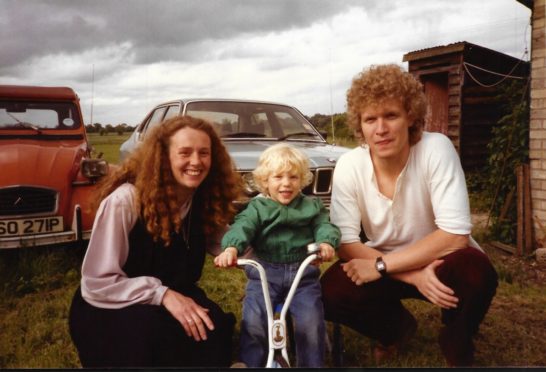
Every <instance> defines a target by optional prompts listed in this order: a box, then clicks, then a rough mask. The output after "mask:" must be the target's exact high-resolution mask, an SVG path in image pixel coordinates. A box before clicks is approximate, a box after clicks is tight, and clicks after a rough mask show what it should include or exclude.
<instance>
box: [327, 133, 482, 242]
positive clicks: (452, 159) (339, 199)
mask: <svg viewBox="0 0 546 372" xmlns="http://www.w3.org/2000/svg"><path fill="white" fill-rule="evenodd" d="M330 219H331V221H332V223H334V224H336V225H337V226H338V227H339V228H340V230H341V242H342V243H353V242H357V241H360V237H359V234H360V225H361V224H362V227H363V228H364V232H365V234H366V236H367V238H368V239H369V241H368V242H367V243H366V244H367V245H368V246H370V247H372V248H375V249H378V250H380V251H383V252H388V251H394V250H397V249H402V248H404V247H407V246H409V245H411V244H412V243H415V242H416V241H418V240H420V239H422V238H424V237H425V236H426V235H428V234H430V233H432V232H433V231H435V230H436V229H438V228H439V229H442V230H444V231H446V232H449V233H453V234H461V235H466V234H470V232H471V230H472V222H471V218H470V207H469V201H468V193H467V189H466V182H465V178H464V173H463V170H462V167H461V163H460V160H459V156H458V154H457V152H456V150H455V148H454V146H453V144H452V143H451V141H450V140H449V138H447V137H446V136H445V135H443V134H440V133H429V132H424V133H423V137H422V139H421V140H420V141H419V142H418V143H417V144H415V145H414V146H411V147H410V154H409V158H408V161H407V163H406V166H405V167H404V169H403V170H402V172H401V173H400V175H399V176H398V179H397V181H396V187H395V192H394V196H393V198H392V200H391V199H389V198H387V197H386V196H384V195H382V194H381V192H380V191H379V188H378V186H377V181H376V179H375V173H374V167H373V163H372V159H371V156H370V151H369V148H368V146H362V147H357V148H355V149H353V150H351V151H350V152H348V153H346V154H344V155H342V156H341V157H340V159H339V160H338V163H337V165H336V168H335V171H334V179H333V188H332V203H331V206H330ZM470 245H471V246H473V247H475V248H477V249H480V250H481V248H480V246H479V245H478V243H477V242H476V241H475V240H474V239H472V237H470Z"/></svg>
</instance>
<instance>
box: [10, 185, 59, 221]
mask: <svg viewBox="0 0 546 372" xmlns="http://www.w3.org/2000/svg"><path fill="white" fill-rule="evenodd" d="M57 198H58V192H57V191H55V190H52V189H44V188H39V187H31V186H15V187H6V188H2V189H0V216H23V215H32V214H39V213H55V211H56V209H57Z"/></svg>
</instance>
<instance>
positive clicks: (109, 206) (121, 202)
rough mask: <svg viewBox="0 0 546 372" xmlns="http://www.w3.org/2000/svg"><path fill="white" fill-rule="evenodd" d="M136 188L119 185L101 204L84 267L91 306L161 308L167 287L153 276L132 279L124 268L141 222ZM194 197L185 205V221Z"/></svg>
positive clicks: (86, 294)
mask: <svg viewBox="0 0 546 372" xmlns="http://www.w3.org/2000/svg"><path fill="white" fill-rule="evenodd" d="M135 191H136V189H135V187H134V186H133V185H132V184H129V183H126V184H123V185H121V186H119V187H118V188H117V189H116V190H114V191H113V192H112V193H111V194H110V195H108V196H107V197H106V198H105V199H104V200H103V201H102V202H101V204H100V206H99V208H98V210H97V214H96V217H95V221H94V224H93V231H92V233H91V238H90V240H89V246H88V248H87V252H86V254H85V257H84V260H83V264H82V279H81V291H82V297H83V298H84V299H85V300H86V301H87V302H88V303H90V304H91V305H93V306H96V307H101V308H108V309H119V308H123V307H126V306H130V305H133V304H136V303H141V304H152V305H161V301H162V299H163V295H164V294H165V292H166V291H167V287H166V286H164V285H162V283H161V280H159V279H158V278H155V277H151V276H139V277H134V278H129V277H127V275H126V274H125V272H123V270H122V267H123V266H124V265H125V262H126V261H127V257H128V255H129V233H130V232H131V230H132V229H133V227H134V226H135V224H136V222H137V220H138V212H137V207H136V199H135V197H136V195H135ZM191 200H192V199H191V198H190V199H189V200H188V201H187V202H186V203H185V204H184V205H182V206H181V210H180V213H181V215H182V218H184V217H185V216H186V214H187V212H188V210H189V209H190V207H191Z"/></svg>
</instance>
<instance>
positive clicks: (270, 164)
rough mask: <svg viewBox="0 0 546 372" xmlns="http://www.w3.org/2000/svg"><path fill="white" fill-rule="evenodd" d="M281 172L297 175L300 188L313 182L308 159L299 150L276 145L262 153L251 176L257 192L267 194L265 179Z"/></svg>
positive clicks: (280, 144)
mask: <svg viewBox="0 0 546 372" xmlns="http://www.w3.org/2000/svg"><path fill="white" fill-rule="evenodd" d="M281 172H294V173H297V174H298V176H299V177H300V180H301V187H302V188H304V187H305V186H307V185H309V184H310V183H311V181H313V174H312V173H311V171H310V170H309V158H308V157H307V156H306V155H305V154H304V153H303V152H301V151H300V150H298V149H296V148H295V147H293V146H290V145H288V144H286V143H278V144H276V145H273V146H271V147H268V148H267V149H266V150H265V151H264V152H262V154H261V155H260V158H259V159H258V166H257V167H256V169H254V171H253V172H252V176H253V177H254V183H255V185H256V187H257V188H258V190H259V191H260V192H261V193H263V194H269V192H268V191H267V179H268V178H269V176H271V175H272V174H275V173H281Z"/></svg>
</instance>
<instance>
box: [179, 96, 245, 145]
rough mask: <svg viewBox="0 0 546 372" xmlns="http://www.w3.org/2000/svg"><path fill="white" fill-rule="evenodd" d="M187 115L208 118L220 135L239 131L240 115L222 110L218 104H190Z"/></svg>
mask: <svg viewBox="0 0 546 372" xmlns="http://www.w3.org/2000/svg"><path fill="white" fill-rule="evenodd" d="M200 103H201V102H200ZM186 115H189V116H193V117H195V118H199V119H203V120H207V121H208V122H210V123H211V124H212V126H213V127H214V129H215V130H216V133H218V135H219V136H220V137H223V136H228V135H230V134H232V133H236V132H238V131H239V127H240V125H239V123H240V118H239V115H238V114H237V113H233V112H225V111H222V110H221V109H220V108H219V107H216V106H214V107H207V106H206V105H200V104H189V105H188V107H187V109H186Z"/></svg>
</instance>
